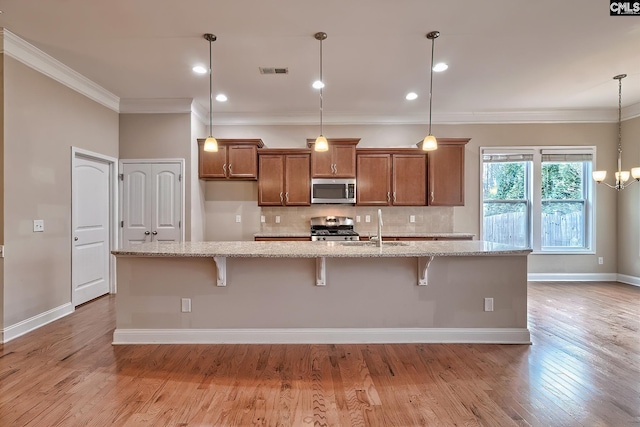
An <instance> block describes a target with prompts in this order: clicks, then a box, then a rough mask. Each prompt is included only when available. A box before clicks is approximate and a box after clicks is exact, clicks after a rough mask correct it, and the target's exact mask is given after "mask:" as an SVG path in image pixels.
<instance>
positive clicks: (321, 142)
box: [314, 135, 329, 151]
mask: <svg viewBox="0 0 640 427" xmlns="http://www.w3.org/2000/svg"><path fill="white" fill-rule="evenodd" d="M314 150H316V151H328V150H329V143H328V142H327V138H325V137H324V136H323V135H320V136H319V137H317V138H316V143H315V144H314Z"/></svg>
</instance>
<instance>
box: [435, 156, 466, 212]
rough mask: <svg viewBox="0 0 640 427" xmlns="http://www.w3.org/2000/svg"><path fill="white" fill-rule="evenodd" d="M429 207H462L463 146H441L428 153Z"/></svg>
mask: <svg viewBox="0 0 640 427" xmlns="http://www.w3.org/2000/svg"><path fill="white" fill-rule="evenodd" d="M427 157H428V159H429V205H430V206H464V145H443V144H440V145H439V146H438V149H437V150H435V151H430V152H429V154H428V155H427Z"/></svg>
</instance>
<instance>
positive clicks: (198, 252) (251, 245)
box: [112, 240, 531, 258]
mask: <svg viewBox="0 0 640 427" xmlns="http://www.w3.org/2000/svg"><path fill="white" fill-rule="evenodd" d="M112 253H113V254H114V255H118V256H149V257H187V258H195V257H232V258H319V257H328V258H371V257H383V258H384V257H424V256H492V255H528V254H529V253H531V250H530V249H523V248H520V247H516V246H508V245H503V244H499V243H491V242H485V241H481V240H462V241H435V242H434V241H424V242H420V241H417V242H416V241H411V242H385V243H383V244H382V247H377V246H375V244H373V243H372V242H269V241H258V242H255V241H251V242H246V241H242V242H184V243H157V242H155V243H145V244H142V245H139V246H135V247H132V248H129V249H126V250H117V251H113V252H112Z"/></svg>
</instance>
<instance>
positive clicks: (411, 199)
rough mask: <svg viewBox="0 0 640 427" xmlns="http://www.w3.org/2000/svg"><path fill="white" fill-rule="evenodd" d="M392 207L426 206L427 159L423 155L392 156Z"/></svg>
mask: <svg viewBox="0 0 640 427" xmlns="http://www.w3.org/2000/svg"><path fill="white" fill-rule="evenodd" d="M392 182H393V192H392V197H391V201H392V204H393V205H394V206H425V205H426V204H427V158H426V156H425V155H424V154H394V155H393V180H392Z"/></svg>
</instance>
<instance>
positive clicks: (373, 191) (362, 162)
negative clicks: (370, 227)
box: [356, 148, 427, 206]
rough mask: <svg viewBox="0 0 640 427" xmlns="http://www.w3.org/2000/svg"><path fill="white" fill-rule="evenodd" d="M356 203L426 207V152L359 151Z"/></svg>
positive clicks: (396, 150)
mask: <svg viewBox="0 0 640 427" xmlns="http://www.w3.org/2000/svg"><path fill="white" fill-rule="evenodd" d="M357 163H358V175H357V179H356V195H357V204H359V205H367V206H425V205H426V189H427V159H426V155H425V154H424V153H422V152H420V151H419V150H415V149H366V148H365V149H361V150H358V154H357Z"/></svg>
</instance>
